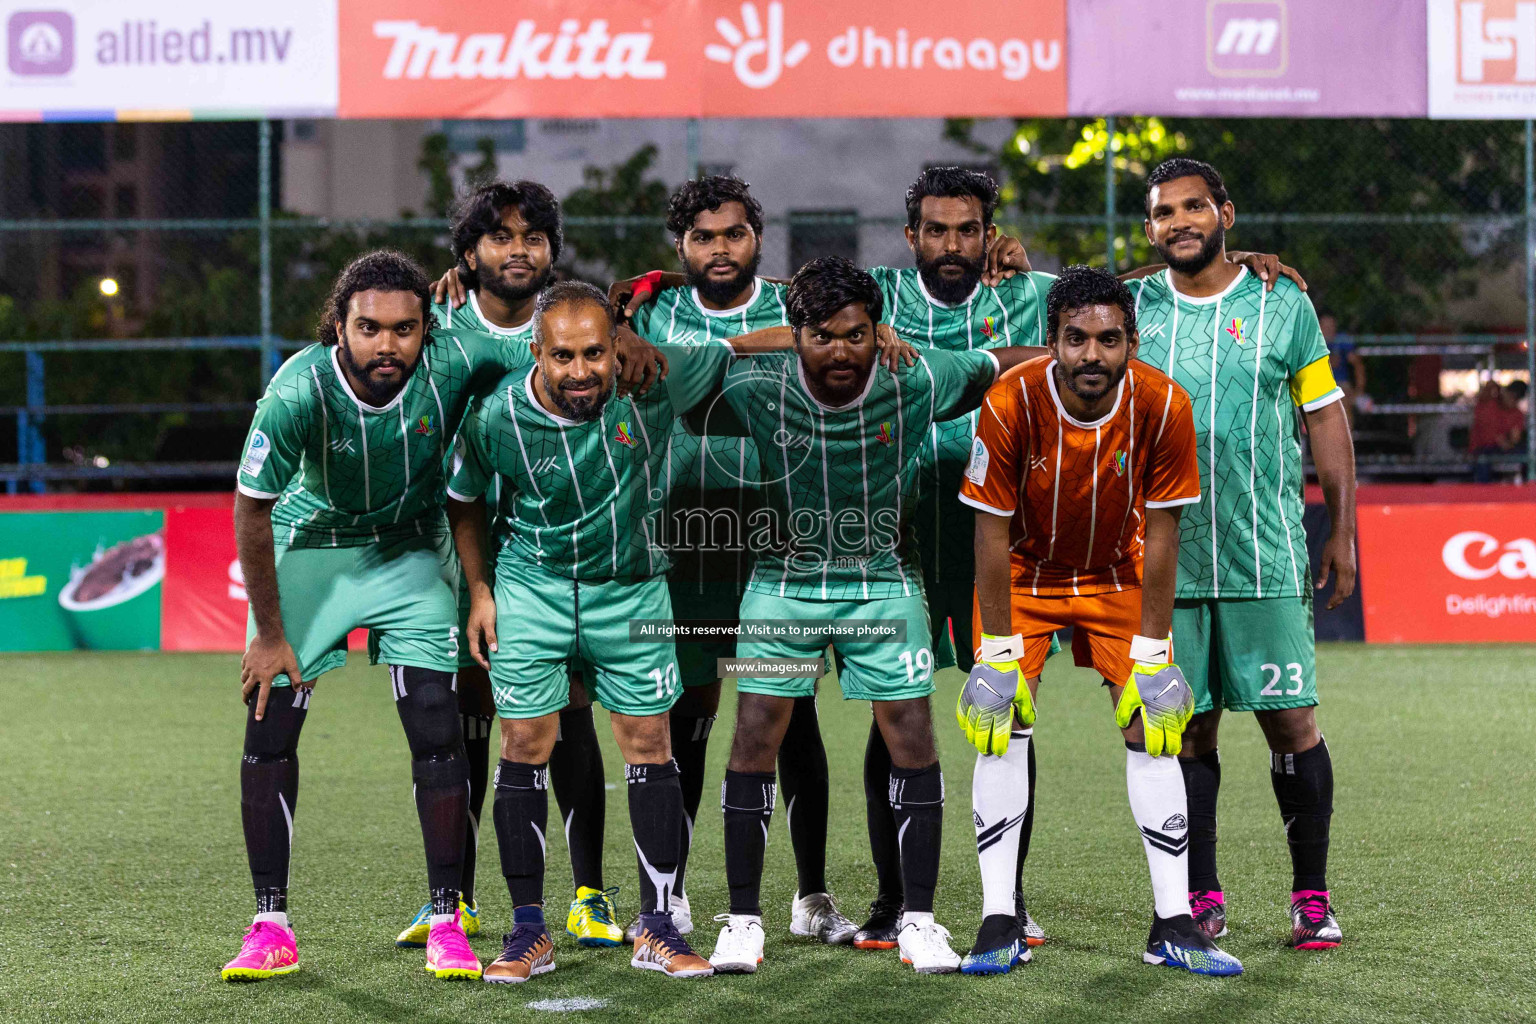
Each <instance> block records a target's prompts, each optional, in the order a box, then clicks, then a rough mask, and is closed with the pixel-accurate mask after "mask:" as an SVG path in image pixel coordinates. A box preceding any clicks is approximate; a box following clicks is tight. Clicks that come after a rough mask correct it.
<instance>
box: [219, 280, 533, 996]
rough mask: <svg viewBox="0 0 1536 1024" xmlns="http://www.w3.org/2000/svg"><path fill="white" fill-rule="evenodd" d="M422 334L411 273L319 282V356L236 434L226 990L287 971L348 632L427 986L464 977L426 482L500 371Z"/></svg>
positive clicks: (434, 479) (447, 695)
mask: <svg viewBox="0 0 1536 1024" xmlns="http://www.w3.org/2000/svg"><path fill="white" fill-rule="evenodd" d="M430 316H431V315H430V312H429V310H428V301H427V279H426V275H425V274H424V273H423V272H422V270H421V268H420V267H418V266H417V265H416V264H415V263H414V262H413V261H411V260H410V259H409V258H408V257H406V256H403V255H401V254H399V253H396V252H390V251H387V250H384V251H379V252H372V253H369V254H367V255H365V256H361V257H359V258H358V259H356V260H354V261H353V262H352V263H351V264H350V265H349V266H347V268H346V269H345V270H343V271H342V273H341V275H340V276H339V277H338V278H337V281H336V284H335V287H334V288H333V290H332V292H331V295H330V298H329V299H328V300H327V302H326V306H325V311H324V314H323V316H322V319H321V322H320V326H319V328H318V332H317V333H318V342H317V343H316V344H314V345H310V346H309V347H308V348H305V349H303V350H302V351H300V352H298V353H296V354H295V355H294V356H292V357H291V358H290V359H289V360H288V361H287V362H286V363H284V364H283V366H282V367H281V368H280V369H279V370H278V372H277V374H276V375H275V376H274V377H273V379H272V382H271V384H270V385H269V386H268V388H267V392H266V394H265V395H264V396H263V397H262V399H261V401H260V402H259V403H258V404H257V408H256V415H255V417H254V419H253V420H252V423H251V430H250V434H249V437H248V439H247V441H246V446H245V454H244V458H243V459H242V461H241V463H240V467H239V473H238V477H237V480H238V489H239V493H238V494H237V495H236V498H235V538H236V542H237V548H238V551H239V557H240V566H241V569H242V571H243V573H244V576H245V585H246V590H247V592H248V593H249V595H250V606H251V621H250V626H249V634H248V640H247V648H246V652H245V657H244V658H243V659H242V662H241V689H242V694H243V696H244V698H245V700H246V703H247V704H248V706H249V715H248V718H247V722H246V735H245V748H244V756H243V757H242V758H241V764H240V790H241V800H240V804H241V812H242V813H241V817H242V820H243V823H244V829H245V841H246V852H247V854H248V857H249V861H250V867H251V875H252V879H253V882H254V885H255V889H256V907H257V915H256V918H255V921H254V922H253V923H252V925H251V928H250V930H249V931H248V932H247V933H246V937H245V943H244V947H243V948H242V950H241V953H240V956H238V957H237V958H236V959H235V960H233V961H231V962H230V963H229V964H228V965H227V966H226V967H225V969H224V972H223V976H224V978H225V979H226V980H260V979H264V978H269V977H272V976H274V975H276V974H285V973H289V972H291V971H294V970H297V969H298V950H297V947H296V945H295V942H294V937H293V931H292V929H291V928H290V926H289V923H288V917H287V898H288V864H289V856H290V846H291V843H292V836H293V820H294V813H295V811H296V810H297V806H296V804H297V798H298V782H299V766H298V755H297V749H298V741H299V732H300V730H301V729H302V728H303V725H304V720H305V718H306V717H307V714H308V708H309V703H310V692H311V689H312V688H313V686H314V684H315V680H316V678H317V677H319V676H320V675H321V674H322V673H325V672H328V671H330V670H331V669H333V668H339V667H340V666H341V665H342V664H343V663H344V662H345V660H346V642H347V634H348V633H350V632H351V631H352V630H353V629H356V628H358V627H367V628H369V629H370V630H371V631H372V636H373V648H374V657H375V659H376V660H379V661H383V662H385V663H386V664H388V665H389V667H390V669H389V671H390V679H391V682H392V690H393V694H394V698H395V706H396V708H397V710H398V711H399V713H400V721H401V724H402V725H403V726H404V727H405V734H406V739H407V740H408V742H409V744H410V748H411V758H412V762H411V774H412V778H413V780H414V783H415V785H414V791H415V797H416V807H417V811H418V813H419V816H420V819H421V827H422V836H423V839H424V840H425V844H426V854H427V876H428V886H429V889H430V901H431V915H430V920H429V934H428V936H427V940H426V947H427V969H428V970H429V971H431V972H433V973H434V974H435V975H436V976H437V977H439V978H451V977H471V978H472V977H478V976H479V975H480V964H479V961H478V960H476V958H475V956H474V953H473V952H472V951H471V950H470V948H469V944H468V940H467V939H466V937H465V934H464V930H463V927H462V925H461V923H460V920H459V913H458V911H459V906H460V903H459V893H460V878H461V872H462V867H463V855H464V824H463V823H464V821H465V816H466V814H467V801H468V792H469V787H468V786H467V781H468V774H467V766H466V758H465V753H464V744H463V739H462V736H461V730H460V725H459V720H458V700H457V698H456V696H455V695H454V692H453V691H454V672H455V670H456V668H457V662H458V651H459V645H460V642H461V637H460V634H459V626H458V622H457V615H456V609H455V606H454V596H453V590H452V588H451V585H450V582H449V578H448V563H447V561H446V560H445V557H444V555H445V544H446V541H447V532H446V524H445V523H444V521H443V484H444V479H443V467H444V463H445V461H446V458H447V455H448V452H449V448H450V445H451V443H452V439H453V436H454V433H455V431H456V430H457V429H458V425H459V420H460V418H461V417H462V416H463V414H464V410H465V409H466V407H467V406H468V404H469V402H470V399H471V397H472V396H473V395H474V393H475V392H476V391H477V390H485V389H488V388H489V387H491V386H492V385H493V384H494V383H495V382H496V380H497V379H499V378H500V377H501V376H502V375H503V374H504V373H505V372H506V371H507V369H508V368H509V367H510V366H512V365H515V363H516V360H512V359H508V358H507V357H506V355H504V354H503V353H502V352H501V351H500V350H499V348H498V347H497V345H496V344H495V342H494V341H493V340H492V339H491V338H489V337H487V336H486V335H483V334H479V333H475V332H470V331H449V330H435V331H434V330H431V329H430V326H431V319H430ZM523 361H525V362H526V361H527V357H524V359H523ZM274 688H275V689H274Z"/></svg>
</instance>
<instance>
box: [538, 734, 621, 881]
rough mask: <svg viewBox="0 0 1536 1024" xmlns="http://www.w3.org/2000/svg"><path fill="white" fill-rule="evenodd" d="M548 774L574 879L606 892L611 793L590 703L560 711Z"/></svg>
mask: <svg viewBox="0 0 1536 1024" xmlns="http://www.w3.org/2000/svg"><path fill="white" fill-rule="evenodd" d="M549 775H550V784H551V785H552V786H553V787H554V790H555V803H556V804H558V805H559V807H560V820H561V821H563V822H564V823H565V845H566V846H568V847H569V848H570V851H571V879H572V881H573V882H574V884H575V885H576V887H577V888H581V887H582V886H586V887H588V888H591V889H601V888H602V887H603V828H604V824H605V818H606V817H607V809H608V794H607V791H606V790H605V789H604V786H603V749H602V747H600V746H598V744H597V728H596V726H594V724H593V722H592V706H591V705H590V704H589V705H587V706H586V707H584V708H566V709H565V710H564V711H562V712H560V738H559V740H557V741H556V743H555V749H554V751H553V753H551V754H550V755H549Z"/></svg>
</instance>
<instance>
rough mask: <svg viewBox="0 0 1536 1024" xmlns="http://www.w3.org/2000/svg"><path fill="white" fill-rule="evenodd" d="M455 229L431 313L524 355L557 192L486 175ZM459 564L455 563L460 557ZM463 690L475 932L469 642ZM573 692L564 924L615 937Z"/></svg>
mask: <svg viewBox="0 0 1536 1024" xmlns="http://www.w3.org/2000/svg"><path fill="white" fill-rule="evenodd" d="M452 233H453V243H452V244H453V253H454V257H455V259H456V260H457V266H456V267H455V268H454V269H453V270H451V271H449V272H448V274H447V275H445V278H447V277H452V278H453V280H454V282H455V283H457V284H459V285H460V287H461V288H463V287H464V286H467V288H466V289H465V294H464V299H463V301H462V302H461V303H458V304H454V303H451V302H448V301H446V299H447V292H448V289H447V288H446V287H445V282H444V281H441V280H440V281H439V282H437V284H436V285H435V286H434V289H433V291H434V294H435V296H436V297H437V298H438V301H437V302H435V303H434V305H433V307H432V312H433V314H434V315H435V316H436V317H437V318H438V322H439V323H444V324H448V325H450V326H452V327H462V328H467V329H472V330H477V331H484V332H485V333H487V334H490V335H492V336H493V337H495V338H496V339H497V340H498V341H499V342H500V344H501V345H502V346H503V347H504V348H505V349H506V350H507V351H508V352H515V353H517V354H518V356H519V358H521V359H526V358H527V353H528V351H529V348H528V346H529V344H530V343H531V342H532V340H533V308H534V303H535V301H536V300H537V298H538V296H539V293H540V292H541V291H542V290H543V289H544V287H545V285H547V284H548V283H549V281H550V279H551V278H552V277H553V275H554V266H555V262H556V261H557V260H558V259H559V258H560V251H561V249H562V248H563V246H564V234H563V232H562V225H561V216H560V201H559V200H558V199H556V198H555V196H554V193H552V192H550V190H549V189H547V188H545V187H544V186H543V185H541V184H539V183H538V182H534V181H514V182H505V181H493V182H489V183H487V184H485V185H482V186H480V187H479V188H477V189H475V190H474V191H473V192H471V193H469V194H468V195H467V196H465V197H464V199H463V200H462V201H461V202H460V204H459V206H458V208H457V210H456V211H455V214H454V218H453V224H452ZM639 362H642V363H644V362H646V361H643V360H641V361H639ZM646 365H650V364H649V363H647V364H646ZM636 368H638V367H636ZM498 498H499V494H498V493H497V492H496V490H495V488H494V485H493V490H492V493H491V495H490V496H489V499H488V502H487V504H488V508H489V510H490V515H491V521H490V528H491V531H492V534H493V535H499V530H500V529H501V528H502V527H501V525H500V522H499V519H498V512H499V510H500V509H499V506H500V503H499V500H498ZM492 554H493V557H494V552H493V553H492ZM454 569H455V571H456V572H457V571H458V565H457V563H455V565H454ZM457 591H458V601H459V624H460V627H461V628H464V627H465V626H466V625H467V621H468V618H469V590H468V587H467V586H466V584H465V582H464V578H463V574H462V573H458V587H457ZM458 694H459V710H460V713H461V716H462V720H463V728H464V742H465V747H466V749H467V751H468V755H469V765H470V795H469V820H468V822H467V823H466V826H465V868H464V887H463V888H464V904H465V905H464V911H463V912H464V920H465V924H466V931H467V932H468V933H469V934H471V935H473V934H475V933H476V932H478V931H479V928H480V922H479V906H478V904H477V903H476V902H475V895H474V894H475V888H474V883H475V865H476V859H477V858H476V852H477V847H478V845H479V843H478V836H479V833H480V815H481V810H482V809H483V807H484V805H485V790H486V783H487V778H488V775H489V762H490V743H491V731H492V730H491V723H492V720H493V718H494V715H495V707H494V705H493V703H492V700H491V683H490V678H489V677H488V676H487V675H486V672H485V670H484V669H483V668H481V667H480V666H479V665H478V664H476V663H475V660H474V659H473V658H471V657H470V655H469V651H468V650H467V649H461V650H460V651H459V687H458ZM570 696H571V701H570V704H569V705H568V706H567V707H566V708H565V709H564V710H563V711H561V713H560V742H559V743H557V744H556V745H555V751H554V753H553V754H552V755H551V756H550V765H551V775H552V777H553V784H554V790H555V800H556V802H557V803H558V804H559V806H560V816H561V820H562V821H563V822H564V823H565V835H566V845H567V847H568V848H569V851H570V857H571V876H572V884H573V887H574V889H575V898H574V899H573V900H572V901H571V905H570V910H569V912H568V914H567V917H566V931H567V932H569V933H570V934H571V935H572V936H574V937H575V938H576V941H577V942H579V943H580V944H582V945H584V946H616V945H618V944H619V942H620V941H622V938H623V933H622V932H621V931H620V928H619V925H618V923H617V921H616V917H617V910H616V908H615V907H614V902H613V893H611V892H609V891H608V889H607V887H606V886H605V885H604V884H603V832H604V818H605V808H606V804H607V796H606V790H605V789H604V786H605V783H604V769H603V752H602V748H601V747H600V746H599V745H598V741H597V729H596V725H595V723H594V722H593V719H592V701H591V698H590V697H588V695H587V692H586V688H585V687H584V686H583V685H582V682H581V675H580V672H579V669H578V671H577V672H574V673H572V681H571V694H570ZM430 910H431V908H429V907H423V908H422V909H421V910H420V911H418V912H417V914H416V916H415V917H414V918H413V919H412V920H411V922H410V923H409V924H408V925H407V926H406V927H405V930H404V931H402V932H401V933H400V934H399V936H398V937H396V939H395V944H396V945H398V946H404V947H411V946H419V945H421V944H423V943H424V942H425V941H426V935H427V919H428V917H429V916H430Z"/></svg>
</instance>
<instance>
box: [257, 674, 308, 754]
mask: <svg viewBox="0 0 1536 1024" xmlns="http://www.w3.org/2000/svg"><path fill="white" fill-rule="evenodd" d="M308 714H309V691H308V690H295V689H292V688H291V687H277V688H275V689H273V690H272V692H271V693H270V694H269V695H268V697H267V710H266V714H265V715H263V716H262V718H261V720H260V721H257V720H256V698H255V697H252V698H251V702H250V704H249V706H248V708H247V710H246V714H245V748H244V751H243V753H244V756H245V759H246V760H248V761H252V762H258V763H259V762H262V761H282V760H287V759H289V758H292V757H293V756H294V755H295V754H297V753H298V750H299V730H300V729H302V728H303V727H304V718H305V716H306V715H308Z"/></svg>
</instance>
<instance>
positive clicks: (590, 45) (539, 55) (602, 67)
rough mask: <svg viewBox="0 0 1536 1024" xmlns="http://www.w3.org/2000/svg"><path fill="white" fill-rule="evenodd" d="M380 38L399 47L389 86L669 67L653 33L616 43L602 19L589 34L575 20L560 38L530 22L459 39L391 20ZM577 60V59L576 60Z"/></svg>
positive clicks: (380, 25) (659, 74)
mask: <svg viewBox="0 0 1536 1024" xmlns="http://www.w3.org/2000/svg"><path fill="white" fill-rule="evenodd" d="M373 34H374V37H375V38H378V39H389V40H392V43H391V45H390V48H389V56H388V57H387V58H386V59H385V61H384V77H385V78H387V79H399V78H407V79H411V78H428V77H430V78H459V79H498V78H529V79H541V78H546V77H547V78H554V79H567V78H573V77H579V78H583V79H595V78H609V79H617V78H636V79H658V78H666V77H667V65H666V63H665V62H664V61H659V60H651V59H650V51H651V45H652V44H653V43H654V42H655V36H654V35H653V34H652V33H650V32H618V33H615V34H614V35H612V36H610V35H609V34H608V22H607V21H606V20H604V19H602V18H597V19H594V20H593V21H592V22H591V23H590V24H588V25H586V26H585V27H583V25H582V23H581V22H580V21H579V20H577V19H575V18H568V19H566V20H564V21H562V22H560V27H559V31H558V32H540V31H539V23H538V22H537V21H534V20H533V19H532V18H524V19H522V20H521V21H519V22H518V23H517V25H516V27H515V28H513V30H512V34H511V35H510V36H509V35H507V34H505V33H501V32H473V33H467V34H464V35H460V34H459V33H457V32H441V31H439V30H438V29H437V28H436V27H435V26H433V25H423V24H420V23H419V22H415V21H396V20H389V21H375V22H374V23H373ZM578 40H579V41H580V45H579V46H578V45H577V42H578ZM573 53H574V54H577V56H576V57H574V59H573V57H572V54H573Z"/></svg>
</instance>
